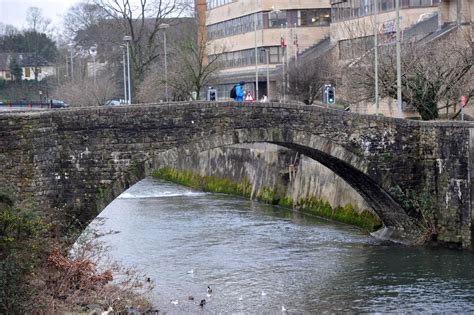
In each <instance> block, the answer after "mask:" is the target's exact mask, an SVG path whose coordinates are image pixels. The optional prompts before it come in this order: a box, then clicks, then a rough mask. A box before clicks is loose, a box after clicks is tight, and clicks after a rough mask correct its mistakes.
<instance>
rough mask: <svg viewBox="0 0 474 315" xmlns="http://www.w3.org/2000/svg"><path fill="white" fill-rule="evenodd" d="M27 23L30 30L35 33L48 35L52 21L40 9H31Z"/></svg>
mask: <svg viewBox="0 0 474 315" xmlns="http://www.w3.org/2000/svg"><path fill="white" fill-rule="evenodd" d="M26 22H27V25H28V29H30V30H31V31H33V32H38V33H46V32H47V30H48V27H49V25H50V24H51V20H50V19H48V18H45V17H44V16H43V12H42V10H41V9H40V8H37V7H29V8H28V10H27V12H26Z"/></svg>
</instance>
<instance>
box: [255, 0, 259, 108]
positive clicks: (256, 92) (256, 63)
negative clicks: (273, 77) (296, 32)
mask: <svg viewBox="0 0 474 315" xmlns="http://www.w3.org/2000/svg"><path fill="white" fill-rule="evenodd" d="M258 4H259V3H258V0H257V1H256V6H255V7H256V9H255V13H254V14H255V17H254V31H255V99H256V100H258V99H259V98H258V47H257V23H258Z"/></svg>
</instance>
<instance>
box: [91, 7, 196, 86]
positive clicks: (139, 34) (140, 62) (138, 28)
mask: <svg viewBox="0 0 474 315" xmlns="http://www.w3.org/2000/svg"><path fill="white" fill-rule="evenodd" d="M137 2H138V1H137ZM137 2H132V1H130V0H94V1H93V3H94V4H95V5H97V6H99V7H100V8H101V9H103V10H104V11H105V12H106V14H107V16H108V18H110V19H113V20H114V21H116V22H117V23H115V24H116V26H117V27H118V28H120V29H121V31H122V35H128V36H131V41H130V58H131V62H132V65H133V69H132V71H133V79H134V80H135V81H136V82H139V81H141V80H142V79H143V78H144V76H145V73H146V71H147V70H149V69H150V67H151V66H152V65H153V63H154V62H155V61H156V60H157V59H158V58H159V56H160V54H161V51H162V49H161V46H160V40H159V38H158V35H159V30H160V25H162V24H164V23H170V18H176V17H179V16H180V15H182V14H183V13H184V12H185V11H186V10H187V9H189V3H188V1H185V0H167V1H165V0H155V1H150V0H140V1H139V2H138V5H134V3H137ZM171 21H172V20H171Z"/></svg>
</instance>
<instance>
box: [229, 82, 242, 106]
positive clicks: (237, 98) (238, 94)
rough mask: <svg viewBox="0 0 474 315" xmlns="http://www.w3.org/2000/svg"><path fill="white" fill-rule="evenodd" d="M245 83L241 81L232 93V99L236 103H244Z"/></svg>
mask: <svg viewBox="0 0 474 315" xmlns="http://www.w3.org/2000/svg"><path fill="white" fill-rule="evenodd" d="M244 85H245V81H240V82H239V83H238V84H236V85H234V87H233V88H232V90H231V91H230V97H231V98H233V99H234V100H235V101H236V102H243V101H244V96H245V91H244Z"/></svg>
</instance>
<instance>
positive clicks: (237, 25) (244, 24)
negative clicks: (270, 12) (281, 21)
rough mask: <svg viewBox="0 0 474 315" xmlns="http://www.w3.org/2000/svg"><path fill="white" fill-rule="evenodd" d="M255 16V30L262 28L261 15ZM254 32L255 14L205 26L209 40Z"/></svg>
mask: <svg viewBox="0 0 474 315" xmlns="http://www.w3.org/2000/svg"><path fill="white" fill-rule="evenodd" d="M256 14H257V29H262V28H263V14H262V13H256ZM253 31H255V14H250V15H245V16H241V17H239V18H236V19H232V20H227V21H224V22H220V23H216V24H212V25H208V26H207V37H208V38H209V39H210V40H213V39H217V38H223V37H228V36H234V35H238V34H243V33H247V32H253Z"/></svg>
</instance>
